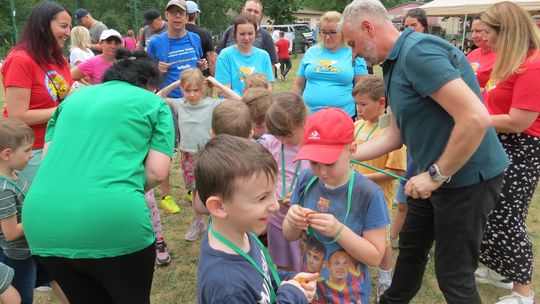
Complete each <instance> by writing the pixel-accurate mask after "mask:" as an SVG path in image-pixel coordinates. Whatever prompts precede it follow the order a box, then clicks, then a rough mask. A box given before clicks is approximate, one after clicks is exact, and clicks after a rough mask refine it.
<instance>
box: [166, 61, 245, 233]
mask: <svg viewBox="0 0 540 304" xmlns="http://www.w3.org/2000/svg"><path fill="white" fill-rule="evenodd" d="M206 80H207V81H208V82H209V83H211V84H213V85H214V86H216V87H218V89H220V90H221V91H223V92H224V93H225V94H226V96H227V97H230V98H231V99H240V96H238V95H236V93H234V91H232V90H231V89H229V88H227V87H225V86H223V85H221V84H220V83H219V82H217V81H216V80H215V79H214V78H213V77H208V78H207V79H206ZM204 82H205V79H204V76H203V74H202V72H201V71H200V70H199V69H185V70H184V71H183V72H182V74H181V75H180V80H178V81H175V82H174V83H172V84H171V85H169V86H167V87H166V88H164V89H163V90H161V91H160V92H159V94H160V95H161V96H167V94H168V93H169V92H170V91H172V90H173V89H175V88H176V87H178V85H179V86H180V88H181V90H182V93H183V95H184V97H183V98H178V99H168V100H167V102H168V103H170V104H172V106H173V107H174V109H175V111H176V113H178V128H179V130H180V134H181V136H180V153H181V161H180V162H181V167H182V173H183V177H184V184H185V186H186V188H187V189H188V191H190V192H191V194H192V196H193V200H197V199H198V198H197V189H196V188H195V175H194V172H193V169H194V168H195V158H194V155H195V153H197V151H199V148H200V147H202V146H203V145H204V144H205V143H206V142H207V141H208V140H209V139H210V128H211V120H212V112H213V111H214V109H215V108H216V106H217V105H219V104H220V103H222V102H223V100H221V99H213V98H210V97H206V98H203V92H204ZM196 204H197V203H193V204H192V206H193V213H194V220H193V223H192V224H191V226H190V228H189V230H188V231H187V232H186V235H185V236H184V239H185V240H186V241H190V242H193V241H195V240H197V239H198V238H199V236H200V235H201V234H202V233H204V232H205V231H206V225H205V224H204V222H203V215H202V214H201V213H198V212H197V211H196V208H195V205H196Z"/></svg>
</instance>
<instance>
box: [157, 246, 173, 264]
mask: <svg viewBox="0 0 540 304" xmlns="http://www.w3.org/2000/svg"><path fill="white" fill-rule="evenodd" d="M170 262H171V256H170V255H169V251H168V250H167V244H165V242H164V241H163V240H161V241H157V242H156V265H158V266H165V265H167V264H169V263H170Z"/></svg>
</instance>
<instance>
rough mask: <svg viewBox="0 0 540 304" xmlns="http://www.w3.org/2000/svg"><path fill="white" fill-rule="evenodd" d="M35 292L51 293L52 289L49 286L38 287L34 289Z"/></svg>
mask: <svg viewBox="0 0 540 304" xmlns="http://www.w3.org/2000/svg"><path fill="white" fill-rule="evenodd" d="M35 289H36V291H39V292H51V291H52V288H51V287H50V286H45V285H44V286H39V287H36V288H35Z"/></svg>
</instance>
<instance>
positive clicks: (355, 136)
mask: <svg viewBox="0 0 540 304" xmlns="http://www.w3.org/2000/svg"><path fill="white" fill-rule="evenodd" d="M365 125H366V122H365V121H364V123H363V124H362V125H361V126H360V128H358V130H356V133H354V139H357V138H358V134H359V133H360V131H361V130H362V128H364V126H365ZM378 127H379V122H377V124H376V125H375V127H373V129H371V131H369V133H368V136H367V137H366V141H368V140H369V138H370V137H371V135H373V132H375V130H377V128H378Z"/></svg>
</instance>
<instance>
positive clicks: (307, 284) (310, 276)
mask: <svg viewBox="0 0 540 304" xmlns="http://www.w3.org/2000/svg"><path fill="white" fill-rule="evenodd" d="M318 277H319V274H318V273H308V272H300V273H298V274H297V275H296V276H295V277H294V278H293V279H292V280H288V281H283V282H281V285H283V284H291V285H294V286H296V287H297V288H298V289H300V290H301V291H302V292H303V293H304V295H305V296H306V298H307V300H308V302H309V303H311V301H313V297H314V296H315V292H316V291H317V280H316V279H317V278H318Z"/></svg>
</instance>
